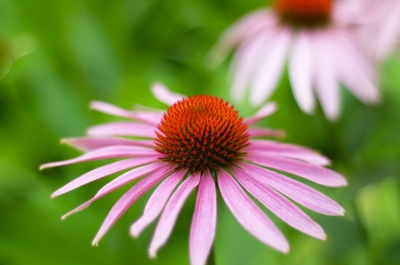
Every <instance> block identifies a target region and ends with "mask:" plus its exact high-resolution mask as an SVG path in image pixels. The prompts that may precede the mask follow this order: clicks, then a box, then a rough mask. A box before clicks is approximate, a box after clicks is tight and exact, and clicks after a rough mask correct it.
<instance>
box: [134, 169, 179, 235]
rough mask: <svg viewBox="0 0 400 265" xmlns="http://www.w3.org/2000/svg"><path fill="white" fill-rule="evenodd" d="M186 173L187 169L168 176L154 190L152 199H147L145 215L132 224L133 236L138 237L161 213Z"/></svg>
mask: <svg viewBox="0 0 400 265" xmlns="http://www.w3.org/2000/svg"><path fill="white" fill-rule="evenodd" d="M185 175H186V171H185V170H178V171H176V172H174V173H173V174H172V175H171V176H169V177H168V178H166V179H165V180H164V181H163V182H162V183H161V184H160V185H159V186H158V187H157V189H156V190H155V191H154V192H153V194H152V195H151V197H150V199H149V200H148V201H147V204H146V207H145V208H144V213H143V215H142V216H141V217H140V218H139V219H138V220H137V221H136V222H135V223H133V224H132V226H131V228H130V233H131V235H132V236H134V237H137V236H139V234H140V233H141V232H142V230H143V229H144V228H145V227H146V226H148V225H149V224H150V223H151V222H152V221H153V220H154V219H156V217H157V216H158V215H159V214H160V213H161V211H162V209H163V208H164V206H165V204H166V203H167V200H168V199H169V197H170V196H171V193H172V192H173V191H174V189H175V188H176V186H177V185H178V183H179V182H180V181H181V180H182V178H183V177H184V176H185Z"/></svg>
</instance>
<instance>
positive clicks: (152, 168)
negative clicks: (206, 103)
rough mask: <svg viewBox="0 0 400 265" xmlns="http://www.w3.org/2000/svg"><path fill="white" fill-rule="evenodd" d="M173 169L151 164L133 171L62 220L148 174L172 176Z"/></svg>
mask: <svg viewBox="0 0 400 265" xmlns="http://www.w3.org/2000/svg"><path fill="white" fill-rule="evenodd" d="M173 170H174V169H173V167H172V166H170V165H167V164H164V163H155V164H150V165H145V166H142V167H138V168H135V169H132V170H130V171H128V172H126V173H124V174H122V175H121V176H119V177H118V178H116V179H114V180H113V181H111V182H109V183H108V184H107V185H105V186H104V187H103V188H101V189H100V190H99V191H98V192H97V193H96V195H95V196H94V197H93V198H92V199H90V200H88V201H87V202H85V203H84V204H82V205H80V206H79V207H77V208H75V209H73V210H72V211H70V212H68V213H66V214H65V215H63V216H62V219H65V218H67V217H68V216H70V215H71V214H73V213H76V212H79V211H82V210H84V209H86V208H87V207H89V206H90V205H91V204H92V202H94V201H95V200H97V199H99V198H101V197H103V196H104V195H107V194H108V193H110V192H112V191H114V190H116V189H118V188H120V187H122V186H123V185H125V184H127V183H129V182H132V181H134V180H135V179H138V178H141V177H143V176H145V175H147V174H152V175H157V176H166V175H168V174H170V173H171V172H172V171H173Z"/></svg>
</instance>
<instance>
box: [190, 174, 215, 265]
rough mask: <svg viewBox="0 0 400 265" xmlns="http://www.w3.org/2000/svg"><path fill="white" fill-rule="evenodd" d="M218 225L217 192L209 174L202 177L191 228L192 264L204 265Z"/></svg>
mask: <svg viewBox="0 0 400 265" xmlns="http://www.w3.org/2000/svg"><path fill="white" fill-rule="evenodd" d="M216 223H217V192H216V190H215V184H214V179H213V178H212V176H211V174H210V173H209V172H207V173H204V174H203V175H202V176H201V179H200V184H199V189H198V192H197V200H196V206H195V209H194V214H193V220H192V226H191V228H190V243H189V247H190V264H191V265H204V264H206V261H207V256H208V254H209V253H210V249H211V247H212V244H213V241H214V236H215V226H216Z"/></svg>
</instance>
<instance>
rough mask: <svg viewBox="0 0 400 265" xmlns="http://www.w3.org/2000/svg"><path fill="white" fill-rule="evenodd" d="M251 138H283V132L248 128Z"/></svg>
mask: <svg viewBox="0 0 400 265" xmlns="http://www.w3.org/2000/svg"><path fill="white" fill-rule="evenodd" d="M248 131H249V133H250V137H251V138H255V137H278V138H282V137H284V136H285V131H283V130H274V129H265V128H249V129H248Z"/></svg>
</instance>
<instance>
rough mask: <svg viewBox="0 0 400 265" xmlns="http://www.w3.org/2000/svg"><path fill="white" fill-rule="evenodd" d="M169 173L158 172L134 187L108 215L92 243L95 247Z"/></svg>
mask: <svg viewBox="0 0 400 265" xmlns="http://www.w3.org/2000/svg"><path fill="white" fill-rule="evenodd" d="M168 174H169V173H167V174H166V172H157V173H155V174H152V175H150V176H148V177H146V178H144V179H142V180H141V181H139V182H138V183H136V185H135V186H133V187H132V188H131V189H130V190H128V191H127V192H126V193H125V194H124V195H123V196H122V197H121V198H120V199H119V200H118V201H117V202H116V203H115V205H114V206H113V207H112V209H111V211H110V212H109V213H108V215H107V217H106V219H105V220H104V222H103V224H102V225H101V227H100V229H99V232H97V235H96V236H95V238H94V239H93V241H92V244H93V245H97V244H98V242H99V241H100V239H101V238H102V237H103V236H104V234H105V233H106V232H107V231H108V230H109V229H110V227H111V226H112V225H113V224H114V223H115V222H116V221H117V220H118V218H119V217H121V215H122V214H124V213H125V212H126V210H128V209H129V208H130V207H131V206H132V204H133V203H135V202H136V201H137V200H138V199H139V198H140V197H141V196H142V195H143V194H144V193H146V192H147V191H148V190H149V189H151V188H152V187H153V186H154V185H156V184H157V183H158V182H159V181H161V180H162V179H163V178H165V177H166V176H167V175H168Z"/></svg>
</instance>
